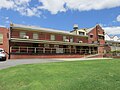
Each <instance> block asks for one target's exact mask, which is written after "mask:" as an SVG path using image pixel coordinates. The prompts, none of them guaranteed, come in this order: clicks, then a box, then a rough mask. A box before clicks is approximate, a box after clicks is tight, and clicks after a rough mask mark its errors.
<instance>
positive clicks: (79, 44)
mask: <svg viewBox="0 0 120 90" xmlns="http://www.w3.org/2000/svg"><path fill="white" fill-rule="evenodd" d="M10 41H11V42H27V43H48V44H60V45H75V46H94V47H97V46H98V45H95V44H87V43H73V42H62V41H48V40H34V39H20V38H11V39H10Z"/></svg>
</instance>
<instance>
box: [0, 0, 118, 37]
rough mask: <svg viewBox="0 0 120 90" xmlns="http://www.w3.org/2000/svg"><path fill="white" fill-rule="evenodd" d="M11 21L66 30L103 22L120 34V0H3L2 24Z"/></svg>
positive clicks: (113, 32)
mask: <svg viewBox="0 0 120 90" xmlns="http://www.w3.org/2000/svg"><path fill="white" fill-rule="evenodd" d="M10 22H13V23H17V24H25V25H33V26H39V27H44V28H53V29H58V30H66V31H71V30H72V28H73V25H74V24H78V25H79V28H91V27H94V26H95V25H96V24H100V25H101V26H102V27H103V28H104V30H105V31H106V32H107V33H108V34H111V35H118V36H120V0H0V26H6V27H8V26H9V23H10Z"/></svg>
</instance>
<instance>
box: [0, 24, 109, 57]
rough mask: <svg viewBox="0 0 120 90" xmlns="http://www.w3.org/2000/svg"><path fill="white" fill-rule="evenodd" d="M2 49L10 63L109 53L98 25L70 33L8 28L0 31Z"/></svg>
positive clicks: (30, 28) (38, 28)
mask: <svg viewBox="0 0 120 90" xmlns="http://www.w3.org/2000/svg"><path fill="white" fill-rule="evenodd" d="M0 37H1V39H0V40H1V41H2V42H1V43H2V44H1V45H0V47H1V48H4V49H5V50H6V52H7V53H8V55H9V58H10V59H17V58H75V57H77V58H81V57H84V56H90V55H96V56H97V55H101V56H103V54H104V53H105V52H107V50H108V48H109V47H108V46H106V44H105V40H104V30H103V29H102V27H101V26H100V25H96V26H95V27H93V28H89V29H88V28H83V29H79V27H78V25H74V27H73V30H72V31H70V32H66V31H61V30H55V29H48V28H40V27H35V26H26V25H20V24H10V28H9V29H7V28H0Z"/></svg>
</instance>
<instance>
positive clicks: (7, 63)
mask: <svg viewBox="0 0 120 90" xmlns="http://www.w3.org/2000/svg"><path fill="white" fill-rule="evenodd" d="M101 59H110V58H54V59H16V60H12V59H11V60H7V61H0V70H1V69H5V68H9V67H13V66H16V65H21V64H34V63H50V62H63V61H77V60H80V61H82V60H83V61H84V60H101Z"/></svg>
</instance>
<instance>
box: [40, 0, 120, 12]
mask: <svg viewBox="0 0 120 90" xmlns="http://www.w3.org/2000/svg"><path fill="white" fill-rule="evenodd" d="M39 2H41V3H42V5H40V6H39V9H45V10H48V11H50V12H51V14H57V13H58V12H65V11H67V10H79V11H89V10H101V9H109V8H114V7H120V3H119V2H120V0H104V1H101V0H39Z"/></svg>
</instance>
